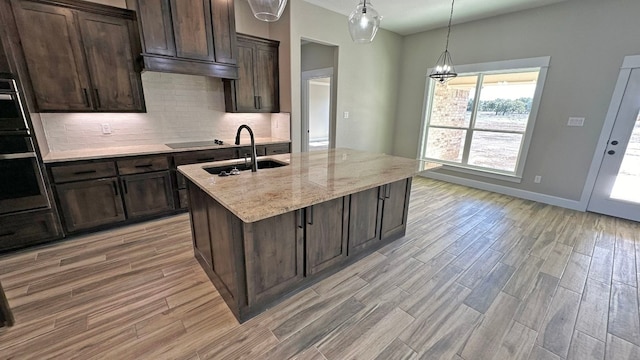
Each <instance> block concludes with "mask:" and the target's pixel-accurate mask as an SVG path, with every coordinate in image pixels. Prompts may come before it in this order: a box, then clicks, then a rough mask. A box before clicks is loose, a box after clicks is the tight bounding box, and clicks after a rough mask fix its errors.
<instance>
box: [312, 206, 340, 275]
mask: <svg viewBox="0 0 640 360" xmlns="http://www.w3.org/2000/svg"><path fill="white" fill-rule="evenodd" d="M348 202H349V197H344V198H338V199H334V200H330V201H327V202H324V203H321V204H317V205H313V206H309V207H308V208H306V209H305V211H306V219H305V220H306V225H305V228H306V236H305V241H306V246H307V247H306V249H307V251H306V271H307V275H312V274H315V273H318V272H320V271H322V270H324V269H326V268H329V267H331V266H334V265H336V264H338V263H339V262H341V261H343V260H345V258H346V256H347V233H348V232H347V231H346V229H345V228H346V227H347V226H348V214H349V213H348V212H347V211H344V210H345V209H348V208H349V204H348ZM345 203H346V205H345Z"/></svg>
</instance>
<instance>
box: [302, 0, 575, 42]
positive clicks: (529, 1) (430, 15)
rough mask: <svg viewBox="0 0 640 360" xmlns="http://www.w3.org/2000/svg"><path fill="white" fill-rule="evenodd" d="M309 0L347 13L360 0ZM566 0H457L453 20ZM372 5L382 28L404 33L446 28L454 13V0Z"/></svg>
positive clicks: (386, 0) (389, 0)
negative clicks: (379, 16) (380, 19)
mask: <svg viewBox="0 0 640 360" xmlns="http://www.w3.org/2000/svg"><path fill="white" fill-rule="evenodd" d="M305 1H306V2H308V3H311V4H314V5H317V6H320V7H323V8H325V9H329V10H331V11H335V12H338V13H340V14H344V15H347V16H348V15H349V14H350V13H351V12H352V11H353V9H355V7H356V5H357V4H358V0H305ZM563 1H567V0H457V1H456V2H455V6H454V10H453V23H454V24H460V23H464V22H468V21H472V20H478V19H484V18H488V17H492V16H495V15H501V14H506V13H510V12H515V11H520V10H525V9H531V8H535V7H540V6H545V5H549V4H555V3H559V2H563ZM371 4H372V5H373V7H374V8H375V9H376V10H377V11H378V13H380V15H382V17H383V18H382V22H381V23H380V27H382V28H384V29H387V30H390V31H393V32H395V33H398V34H400V35H410V34H415V33H418V32H421V31H426V30H431V29H436V28H439V27H444V26H446V25H447V22H448V21H449V14H450V12H451V0H373V1H372V2H371Z"/></svg>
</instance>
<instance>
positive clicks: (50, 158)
mask: <svg viewBox="0 0 640 360" xmlns="http://www.w3.org/2000/svg"><path fill="white" fill-rule="evenodd" d="M290 143H291V140H286V139H278V138H272V139H271V140H267V141H256V145H273V144H290ZM250 145H251V144H250V143H242V144H240V145H235V144H233V143H227V144H225V145H216V146H199V147H192V148H181V149H172V148H170V147H168V146H166V145H165V144H156V145H136V146H131V148H132V149H133V148H139V149H140V150H136V149H133V150H132V151H123V152H121V153H107V152H108V151H109V150H108V149H117V148H124V147H126V146H124V147H113V148H97V149H84V150H68V151H51V152H49V153H48V154H47V155H45V156H43V157H42V162H43V163H45V164H55V163H62V162H71V161H86V160H101V159H111V158H123V157H130V156H144V155H161V154H176V153H185V152H192V151H204V150H218V149H230V148H238V147H244V146H250ZM143 147H148V148H149V149H145V150H143V149H142V148H143ZM153 147H157V148H153ZM102 150H104V151H105V153H99V151H102ZM81 151H87V152H95V154H91V155H69V156H68V157H64V155H60V154H62V153H65V152H81Z"/></svg>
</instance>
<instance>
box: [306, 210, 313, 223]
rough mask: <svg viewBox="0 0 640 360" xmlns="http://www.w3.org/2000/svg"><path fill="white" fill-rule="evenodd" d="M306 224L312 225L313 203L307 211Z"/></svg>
mask: <svg viewBox="0 0 640 360" xmlns="http://www.w3.org/2000/svg"><path fill="white" fill-rule="evenodd" d="M307 224H309V225H313V205H311V206H309V212H307Z"/></svg>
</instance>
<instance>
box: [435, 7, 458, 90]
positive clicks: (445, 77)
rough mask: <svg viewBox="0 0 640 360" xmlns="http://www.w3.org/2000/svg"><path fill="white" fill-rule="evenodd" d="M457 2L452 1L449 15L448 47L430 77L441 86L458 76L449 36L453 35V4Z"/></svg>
mask: <svg viewBox="0 0 640 360" xmlns="http://www.w3.org/2000/svg"><path fill="white" fill-rule="evenodd" d="M454 3H455V0H452V1H451V15H449V27H448V29H447V45H446V46H445V48H444V52H443V53H442V55H440V58H439V59H438V62H437V63H436V66H435V67H434V68H433V70H431V74H429V77H430V78H432V79H434V80H436V81H437V82H439V83H440V84H444V83H446V82H447V81H449V80H451V79H453V78H454V77H456V76H458V74H456V70H455V69H454V68H453V62H452V61H451V54H450V53H449V35H451V19H453V4H454Z"/></svg>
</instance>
